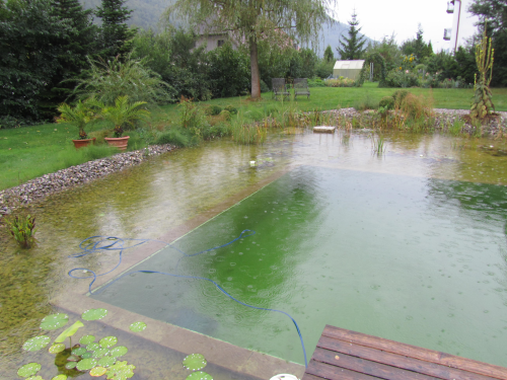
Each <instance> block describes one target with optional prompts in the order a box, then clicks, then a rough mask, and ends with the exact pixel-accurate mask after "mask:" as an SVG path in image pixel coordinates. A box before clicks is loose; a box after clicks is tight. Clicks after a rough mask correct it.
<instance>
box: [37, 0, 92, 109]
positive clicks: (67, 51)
mask: <svg viewBox="0 0 507 380" xmlns="http://www.w3.org/2000/svg"><path fill="white" fill-rule="evenodd" d="M51 14H52V15H53V16H54V17H55V18H57V19H58V20H60V21H62V22H63V23H64V24H65V25H67V26H68V27H69V33H68V34H65V35H61V36H59V37H60V38H59V46H60V48H61V49H60V54H59V55H58V62H59V65H58V69H57V71H56V72H55V75H54V76H53V77H52V78H48V85H47V86H46V90H45V91H44V92H43V93H42V94H41V99H42V101H41V106H43V107H44V108H45V109H46V111H45V112H46V113H47V114H48V116H51V114H53V115H54V112H55V110H56V107H57V106H58V105H59V104H60V103H62V102H63V101H65V100H66V99H67V97H68V96H69V95H70V94H71V92H72V89H73V88H74V86H75V83H73V82H72V81H71V79H72V78H75V77H77V76H79V75H80V73H81V71H82V70H83V69H85V68H87V67H88V62H87V60H86V56H87V55H93V54H94V53H95V49H96V47H95V38H96V34H97V33H96V32H97V27H96V26H94V25H92V11H91V10H84V9H83V6H82V5H81V3H80V2H79V0H51Z"/></svg>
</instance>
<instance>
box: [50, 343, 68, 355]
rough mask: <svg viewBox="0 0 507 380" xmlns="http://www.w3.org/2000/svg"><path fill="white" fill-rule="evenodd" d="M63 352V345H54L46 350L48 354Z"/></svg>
mask: <svg viewBox="0 0 507 380" xmlns="http://www.w3.org/2000/svg"><path fill="white" fill-rule="evenodd" d="M63 350H65V344H63V343H54V344H52V345H51V346H50V347H49V349H48V351H49V353H50V354H57V353H59V352H62V351H63Z"/></svg>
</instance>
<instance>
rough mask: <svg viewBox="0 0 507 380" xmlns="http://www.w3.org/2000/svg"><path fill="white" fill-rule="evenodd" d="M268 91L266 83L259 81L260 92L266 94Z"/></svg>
mask: <svg viewBox="0 0 507 380" xmlns="http://www.w3.org/2000/svg"><path fill="white" fill-rule="evenodd" d="M270 91H271V89H270V88H269V86H268V85H267V84H266V82H264V81H263V80H262V79H261V92H262V93H266V92H270Z"/></svg>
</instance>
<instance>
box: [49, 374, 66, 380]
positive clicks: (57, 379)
mask: <svg viewBox="0 0 507 380" xmlns="http://www.w3.org/2000/svg"><path fill="white" fill-rule="evenodd" d="M51 380H67V375H63V374H62V375H56V376H55V377H53V378H52V379H51Z"/></svg>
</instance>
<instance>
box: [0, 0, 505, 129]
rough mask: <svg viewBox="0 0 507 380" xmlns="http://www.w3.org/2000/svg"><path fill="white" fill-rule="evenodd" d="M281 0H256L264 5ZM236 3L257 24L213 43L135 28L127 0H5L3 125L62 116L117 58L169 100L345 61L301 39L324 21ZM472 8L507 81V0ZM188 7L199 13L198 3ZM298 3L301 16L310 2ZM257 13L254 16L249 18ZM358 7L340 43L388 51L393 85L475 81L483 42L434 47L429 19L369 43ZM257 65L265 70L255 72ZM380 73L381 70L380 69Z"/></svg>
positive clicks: (348, 53)
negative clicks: (96, 1)
mask: <svg viewBox="0 0 507 380" xmlns="http://www.w3.org/2000/svg"><path fill="white" fill-rule="evenodd" d="M277 1H278V0H269V1H268V0H263V1H261V0H255V1H248V2H247V3H248V4H253V5H255V6H257V7H262V6H268V5H274V4H275V3H277ZM313 1H316V2H313ZM177 3H178V2H177ZM181 3H182V4H184V5H189V4H190V3H188V2H185V1H182V2H181ZM218 3H220V2H217V6H218ZM192 4H193V3H192ZM235 4H236V2H233V3H231V6H233V8H234V7H235V8H234V9H230V10H228V13H226V12H223V14H229V15H230V17H231V19H232V20H240V21H241V20H243V21H241V22H240V21H238V24H237V25H236V24H234V23H233V22H232V21H231V22H230V23H229V25H230V27H231V28H233V27H237V28H238V29H237V30H239V31H241V28H247V29H248V28H250V29H251V32H250V34H249V35H250V37H251V40H250V42H248V43H245V44H242V45H241V46H240V47H239V48H238V49H234V48H233V47H232V45H231V44H230V43H225V44H224V45H223V46H221V47H220V48H217V49H215V50H212V51H210V52H207V51H206V49H205V47H204V46H200V47H196V46H198V41H199V38H200V36H199V35H198V34H196V32H195V31H196V30H198V29H197V28H195V25H196V24H194V27H193V28H191V29H180V28H176V27H173V26H171V25H170V24H167V25H166V27H165V28H164V29H163V30H162V31H160V32H158V33H155V32H153V31H151V30H143V29H136V28H129V27H128V26H127V23H126V22H127V20H128V19H129V17H130V15H131V10H129V9H128V8H127V7H125V6H124V0H101V6H99V7H97V8H96V9H95V10H85V9H84V8H83V7H82V5H81V4H80V2H79V0H7V2H4V1H2V0H0V51H1V52H2V54H1V55H0V127H12V126H17V125H22V124H30V123H36V122H40V121H43V120H51V119H53V118H54V117H55V116H56V115H57V112H56V109H57V107H58V106H59V105H60V104H61V103H62V102H64V101H65V102H72V101H74V100H76V99H77V98H78V97H79V96H80V93H79V91H76V86H78V89H79V87H80V86H81V87H80V88H81V89H83V88H84V87H86V86H85V84H86V81H87V80H88V81H90V80H92V79H93V78H95V79H96V78H97V70H96V69H97V67H98V66H97V65H99V66H101V65H102V66H103V67H108V65H110V64H112V63H111V62H118V63H121V62H125V61H128V60H131V61H132V62H135V64H130V65H129V64H125V65H124V66H122V67H123V68H131V69H132V70H144V71H143V75H145V76H146V75H147V76H153V77H156V78H157V81H155V82H156V83H163V86H161V88H160V89H159V90H160V91H163V93H164V96H161V97H159V102H176V101H178V100H179V99H180V98H181V97H182V96H184V97H186V98H194V99H196V100H207V99H210V98H213V97H230V96H236V95H243V94H252V89H253V88H254V85H255V86H257V85H258V87H259V90H260V91H261V92H265V91H269V90H270V84H271V78H277V77H285V78H297V77H306V78H314V77H320V78H326V77H328V76H330V75H331V74H332V71H333V66H334V63H335V57H334V52H333V50H334V49H333V48H332V47H330V46H328V47H327V48H326V51H325V54H324V57H323V58H319V57H317V55H316V54H315V52H314V51H313V50H311V49H308V48H298V47H297V43H296V42H301V41H304V37H308V36H309V35H311V34H312V33H313V32H314V31H315V30H314V28H313V29H312V28H308V27H307V26H305V25H302V26H301V28H302V29H301V30H300V34H299V35H289V34H284V33H279V32H278V30H279V29H277V28H274V27H273V25H274V24H273V21H272V20H269V19H263V18H262V17H264V16H262V15H263V14H264V13H263V12H257V11H259V9H258V8H254V9H253V11H252V12H250V13H248V15H245V14H242V13H241V12H243V11H242V9H243V8H242V7H239V8H238V7H236V5H237V4H236V5H235ZM245 4H246V3H245ZM291 4H292V2H291ZM294 4H296V2H294ZM297 4H298V6H303V7H307V8H306V9H310V8H311V7H314V9H315V10H316V13H317V14H318V15H319V17H323V13H322V12H323V8H322V7H321V3H320V2H319V1H318V0H308V1H305V2H299V3H297ZM291 6H292V5H291ZM215 8H216V7H211V8H210V9H208V10H207V11H206V10H204V11H203V13H200V14H199V15H198V16H200V17H206V16H207V17H211V19H213V13H212V12H214V11H215ZM304 9H305V8H303V10H304ZM471 9H472V12H475V14H477V15H480V16H481V17H482V19H483V20H486V19H487V20H489V22H488V23H487V28H488V35H491V37H492V40H493V45H494V47H495V48H496V50H495V67H494V70H493V80H492V85H496V86H505V85H506V84H507V51H506V50H505V49H503V50H502V48H501V46H505V42H507V32H506V28H505V20H506V16H505V15H506V13H507V5H505V4H504V3H503V2H501V1H498V0H474V3H473V5H472V8H471ZM183 11H186V12H187V16H191V15H190V13H191V10H190V9H189V8H184V9H183ZM254 11H255V12H254ZM285 11H286V12H285V13H286V14H290V12H289V13H287V12H288V10H287V9H286V10H285ZM292 11H293V17H295V18H296V14H297V13H298V12H301V9H299V10H298V9H293V10H292ZM256 12H257V13H256ZM303 13H304V12H303ZM251 14H254V16H252V17H254V18H253V19H249V20H247V21H248V22H246V21H244V20H245V17H246V16H249V17H250V16H251ZM275 16H276V15H275ZM356 16H357V15H353V19H352V21H351V22H349V25H350V28H349V38H348V39H347V38H345V39H344V42H343V43H342V44H341V46H339V47H335V49H336V52H337V53H338V54H337V55H338V57H340V58H343V59H358V58H361V57H362V56H364V55H366V54H371V53H378V54H380V55H381V56H382V57H383V59H384V60H385V63H386V68H387V71H388V72H389V73H390V74H389V75H390V78H391V81H390V83H391V85H392V86H409V85H418V84H419V82H417V83H416V84H413V83H412V82H410V80H411V79H410V76H407V75H408V74H406V72H407V71H408V70H409V69H410V70H412V71H417V72H421V70H422V71H423V72H424V73H428V74H429V73H431V78H432V79H431V80H427V81H426V82H424V83H425V85H428V86H438V85H439V83H440V82H441V81H443V80H447V79H453V80H459V82H460V83H464V84H470V83H472V84H473V80H474V74H475V73H476V71H477V69H476V64H475V57H474V46H473V42H471V43H470V44H469V45H467V46H465V47H460V49H459V50H458V51H457V52H456V54H450V53H447V52H445V51H442V52H438V53H434V52H433V49H432V47H431V43H426V42H425V41H424V39H423V31H422V29H419V31H418V33H417V35H416V37H415V38H414V39H412V40H409V41H405V42H404V43H403V44H402V45H401V46H398V45H397V44H396V42H395V41H394V37H391V38H387V37H386V38H384V39H383V40H382V41H380V42H376V43H373V44H370V45H368V46H366V47H365V46H364V43H363V44H362V42H363V41H362V40H361V38H358V36H357V33H358V32H359V31H360V28H358V25H359V23H358V21H357V18H356ZM255 17H257V18H255ZM298 17H299V16H298ZM319 17H318V18H317V19H319ZM94 18H96V19H99V20H100V21H101V23H100V26H98V25H97V24H95V23H93V20H94ZM317 19H315V20H313V21H312V22H316V20H317ZM194 22H199V19H196V20H194ZM201 22H202V20H201ZM245 22H246V23H245ZM282 26H283V25H281V26H280V27H282ZM252 39H253V40H252ZM502 44H504V45H502ZM252 47H254V48H255V49H254V50H255V52H254V53H253V50H252V49H253V48H252ZM253 54H254V55H253ZM253 57H254V58H253ZM254 60H255V61H256V62H255V67H254V66H252V62H254ZM253 67H254V70H258V74H257V75H256V76H255V78H254V75H252V68H253ZM378 69H379V68H376V70H378ZM94 70H95V71H94ZM122 70H123V69H122ZM132 70H131V71H130V72H129V71H128V70H126V69H125V70H124V71H122V73H124V74H122V75H134V74H133V71H132ZM94 75H95V76H94ZM410 75H412V74H410ZM407 78H408V79H407ZM374 79H378V72H377V71H376V72H375V78H374ZM125 80H126V81H128V77H126V79H125ZM257 81H258V84H257ZM254 82H255V83H254ZM411 83H412V84H411ZM255 88H256V87H255ZM97 91H99V92H100V89H99V90H97ZM81 95H82V93H81ZM127 95H131V94H127ZM132 95H133V94H132Z"/></svg>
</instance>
